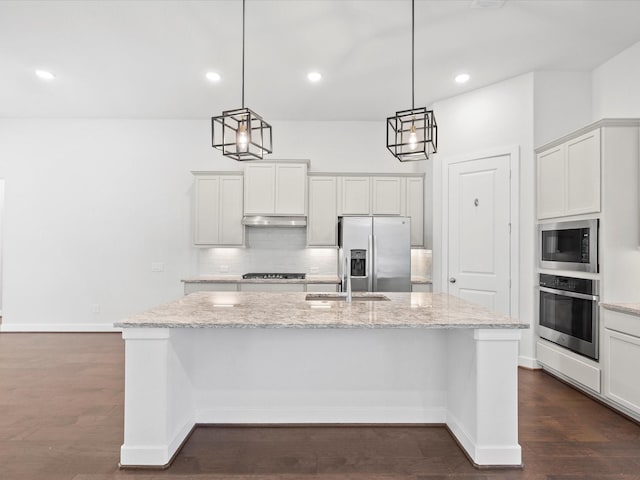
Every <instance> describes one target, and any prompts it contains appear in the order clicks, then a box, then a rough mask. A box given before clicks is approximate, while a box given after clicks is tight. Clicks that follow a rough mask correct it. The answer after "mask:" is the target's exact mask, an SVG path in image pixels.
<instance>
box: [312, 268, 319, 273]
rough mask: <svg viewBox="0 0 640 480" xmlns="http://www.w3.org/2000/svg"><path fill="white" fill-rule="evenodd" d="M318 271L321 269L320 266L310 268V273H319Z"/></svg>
mask: <svg viewBox="0 0 640 480" xmlns="http://www.w3.org/2000/svg"><path fill="white" fill-rule="evenodd" d="M318 271H320V269H319V268H318V267H311V268H309V273H318Z"/></svg>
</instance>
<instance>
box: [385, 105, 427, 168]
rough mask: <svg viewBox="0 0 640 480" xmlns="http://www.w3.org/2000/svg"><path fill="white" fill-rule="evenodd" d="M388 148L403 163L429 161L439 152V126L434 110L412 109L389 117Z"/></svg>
mask: <svg viewBox="0 0 640 480" xmlns="http://www.w3.org/2000/svg"><path fill="white" fill-rule="evenodd" d="M387 148H388V149H389V151H390V152H391V153H392V154H393V156H394V157H396V158H397V159H398V160H400V161H401V162H415V161H418V160H428V159H429V156H430V155H432V154H434V153H436V152H437V151H438V124H437V123H436V117H435V115H434V114H433V110H427V109H426V108H425V107H421V108H412V109H410V110H401V111H399V112H396V114H395V116H393V117H388V118H387Z"/></svg>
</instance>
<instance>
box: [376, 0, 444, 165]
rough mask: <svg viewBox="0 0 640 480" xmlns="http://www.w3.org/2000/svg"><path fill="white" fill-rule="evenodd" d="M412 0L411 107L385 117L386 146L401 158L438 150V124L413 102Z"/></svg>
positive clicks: (413, 39) (413, 37)
mask: <svg viewBox="0 0 640 480" xmlns="http://www.w3.org/2000/svg"><path fill="white" fill-rule="evenodd" d="M415 3H416V2H415V0H411V109H409V110H400V111H399V112H396V114H395V116H393V117H387V148H388V149H389V151H390V152H391V153H392V154H393V156H394V157H396V158H397V159H398V160H400V161H401V162H414V161H418V160H428V159H429V155H432V154H434V153H436V152H437V151H438V124H437V123H436V117H435V115H434V114H433V110H427V109H426V108H425V107H420V108H416V106H415V78H416V75H415V63H416V62H415V58H416V55H415V43H416V34H415V30H416V29H415V18H416V15H415Z"/></svg>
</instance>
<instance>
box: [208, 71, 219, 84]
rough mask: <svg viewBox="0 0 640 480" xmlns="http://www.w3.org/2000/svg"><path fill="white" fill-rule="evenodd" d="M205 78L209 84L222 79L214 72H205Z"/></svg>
mask: <svg viewBox="0 0 640 480" xmlns="http://www.w3.org/2000/svg"><path fill="white" fill-rule="evenodd" d="M205 76H206V77H207V80H209V81H210V82H219V81H220V79H221V78H222V77H221V76H220V74H219V73H216V72H207V74H206V75H205Z"/></svg>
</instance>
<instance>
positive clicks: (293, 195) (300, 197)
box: [274, 163, 307, 215]
mask: <svg viewBox="0 0 640 480" xmlns="http://www.w3.org/2000/svg"><path fill="white" fill-rule="evenodd" d="M306 185H307V165H306V164H304V163H278V164H276V188H275V189H276V209H275V212H274V213H276V214H280V215H304V214H305V198H306V193H307V190H306Z"/></svg>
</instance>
